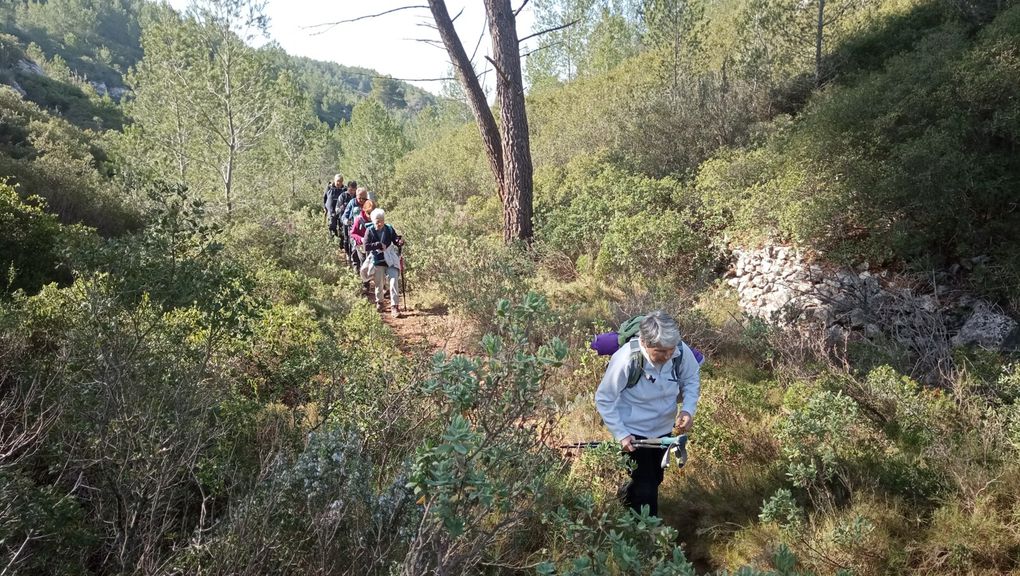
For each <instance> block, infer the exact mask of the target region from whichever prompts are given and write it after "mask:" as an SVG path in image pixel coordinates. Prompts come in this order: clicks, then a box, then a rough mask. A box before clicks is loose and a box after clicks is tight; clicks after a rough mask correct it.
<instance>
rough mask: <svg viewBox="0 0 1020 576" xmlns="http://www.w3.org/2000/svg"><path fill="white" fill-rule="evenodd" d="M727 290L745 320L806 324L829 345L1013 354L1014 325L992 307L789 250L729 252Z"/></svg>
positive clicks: (1018, 333)
mask: <svg viewBox="0 0 1020 576" xmlns="http://www.w3.org/2000/svg"><path fill="white" fill-rule="evenodd" d="M731 254H732V265H731V267H730V269H729V271H728V272H727V274H726V277H727V280H726V282H727V284H729V285H730V286H731V287H733V288H734V289H735V290H736V291H737V294H738V295H739V297H740V306H741V308H742V309H743V310H744V311H745V312H747V313H748V314H750V315H752V316H755V317H758V318H762V319H765V320H768V321H770V322H773V323H776V324H779V325H785V326H790V325H795V324H796V325H801V324H812V325H814V326H818V327H821V328H822V329H823V330H824V333H825V334H826V336H827V338H828V339H829V340H830V341H842V340H846V339H847V338H851V337H857V336H863V337H865V338H869V339H875V340H878V339H881V338H890V339H892V340H894V341H896V342H898V343H899V344H901V345H903V346H906V347H907V348H910V349H914V350H916V351H922V350H926V349H930V348H931V347H932V346H933V345H934V346H938V347H942V346H950V347H959V346H970V345H976V346H982V347H985V348H991V349H999V350H1001V349H1004V348H1012V347H1015V346H1016V344H1017V340H1020V330H1018V324H1017V321H1016V320H1015V319H1013V318H1011V317H1010V316H1008V315H1007V314H1005V313H1003V311H1002V310H1001V309H999V308H998V307H997V306H995V305H994V304H992V303H990V302H987V301H985V300H981V299H979V298H974V297H973V296H970V295H968V294H966V293H962V292H959V291H954V290H951V289H949V288H948V287H947V286H943V285H940V284H938V283H937V282H934V281H933V282H931V283H930V284H929V285H928V286H918V285H906V284H905V281H904V279H902V278H896V277H893V276H892V275H890V274H889V273H888V272H884V271H883V272H881V273H878V274H873V273H872V272H870V271H869V270H868V269H867V266H861V267H860V268H858V269H856V270H851V269H846V268H834V267H831V266H823V265H820V264H819V263H815V262H812V261H810V260H809V259H808V258H807V256H806V255H805V254H804V253H803V252H801V251H799V250H797V249H795V248H793V247H790V246H766V247H764V248H760V249H733V250H732V253H731Z"/></svg>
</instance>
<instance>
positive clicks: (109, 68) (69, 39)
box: [0, 0, 435, 128]
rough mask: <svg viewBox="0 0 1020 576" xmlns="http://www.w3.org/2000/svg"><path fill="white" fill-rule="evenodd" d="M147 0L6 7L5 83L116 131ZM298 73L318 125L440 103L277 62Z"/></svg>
mask: <svg viewBox="0 0 1020 576" xmlns="http://www.w3.org/2000/svg"><path fill="white" fill-rule="evenodd" d="M152 6H153V4H151V3H150V2H148V1H146V0H103V1H101V2H100V1H93V0H44V1H38V0H35V1H32V2H29V1H27V0H14V1H13V2H4V3H2V4H0V32H2V33H3V34H4V36H3V37H0V83H4V84H7V85H10V86H12V87H14V88H15V90H16V91H18V92H19V93H21V94H23V95H24V96H25V97H26V98H27V99H29V100H31V101H32V102H35V103H36V104H38V105H40V106H42V107H43V108H44V109H47V110H52V111H55V112H58V113H60V114H61V115H63V116H65V117H66V118H68V119H69V120H71V121H72V122H74V123H76V124H78V125H80V126H84V127H88V128H117V127H119V126H120V125H121V124H122V123H123V116H122V115H121V113H120V111H119V109H118V107H117V106H115V105H114V104H113V102H116V101H119V100H120V98H121V97H122V96H123V95H124V93H125V92H126V88H125V87H124V80H123V76H124V74H125V73H126V72H127V71H128V69H130V68H131V67H133V66H134V65H135V64H137V63H138V61H139V60H140V59H141V58H142V56H143V54H142V48H141V42H140V37H141V29H142V22H143V21H144V19H145V15H146V11H147V10H148V9H150V8H151V7H152ZM276 58H277V61H278V65H279V66H280V68H282V69H289V70H291V71H293V72H294V73H295V75H296V77H297V79H298V82H299V84H300V85H301V87H302V88H303V89H304V90H306V91H307V92H308V93H309V94H310V96H311V97H312V100H313V102H314V103H315V109H316V112H317V114H318V116H319V118H320V119H321V120H322V121H324V122H327V123H328V124H330V125H331V126H332V125H335V124H337V123H338V122H339V121H340V120H342V119H347V118H350V113H351V109H352V108H353V107H354V104H355V103H357V102H358V101H359V100H362V99H364V98H367V97H369V96H371V95H373V94H374V95H376V96H377V97H379V99H380V100H381V101H382V102H383V104H384V105H385V106H386V107H387V108H388V109H390V110H391V111H394V112H397V113H398V114H413V113H415V112H417V111H419V110H421V109H422V108H424V107H425V106H427V105H429V104H433V103H434V102H435V99H434V97H433V96H432V95H431V94H429V93H428V92H426V91H424V90H422V89H420V88H417V87H415V86H412V85H410V84H407V83H404V82H399V81H396V80H391V79H387V78H385V77H382V75H381V74H379V73H378V72H376V71H375V70H370V69H366V68H353V67H348V66H343V65H340V64H336V63H332V62H321V61H316V60H312V59H309V58H302V57H295V56H291V55H288V54H285V53H283V52H280V53H278V55H277V56H276Z"/></svg>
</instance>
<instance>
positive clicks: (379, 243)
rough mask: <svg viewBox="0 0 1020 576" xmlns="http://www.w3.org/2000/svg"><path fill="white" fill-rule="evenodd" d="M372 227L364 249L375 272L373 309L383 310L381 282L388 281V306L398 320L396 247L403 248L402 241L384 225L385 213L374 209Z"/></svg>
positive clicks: (394, 231) (366, 235)
mask: <svg viewBox="0 0 1020 576" xmlns="http://www.w3.org/2000/svg"><path fill="white" fill-rule="evenodd" d="M371 218H372V225H371V226H369V227H368V233H367V234H365V249H366V250H368V251H369V252H370V253H369V255H368V257H369V258H372V261H373V265H374V270H375V307H376V309H377V310H379V311H380V312H382V309H383V302H384V300H383V282H384V281H385V280H386V279H389V288H390V306H391V311H392V313H393V317H394V318H400V288H399V286H398V285H397V282H398V280H399V279H400V256H399V255H398V254H397V247H398V246H403V244H404V240H403V239H402V238H401V237H400V236H398V235H397V231H396V230H394V229H393V226H390V225H389V224H387V223H386V212H385V211H383V209H382V208H376V209H375V210H373V211H372V214H371Z"/></svg>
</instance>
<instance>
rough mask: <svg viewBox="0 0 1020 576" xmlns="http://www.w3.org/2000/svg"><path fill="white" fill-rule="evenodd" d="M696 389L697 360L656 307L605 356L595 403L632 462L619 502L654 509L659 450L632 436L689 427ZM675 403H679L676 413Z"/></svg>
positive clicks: (698, 386) (698, 384) (651, 511)
mask: <svg viewBox="0 0 1020 576" xmlns="http://www.w3.org/2000/svg"><path fill="white" fill-rule="evenodd" d="M639 353H640V356H638V354H639ZM635 358H637V360H638V361H637V362H634V361H633V359H635ZM633 370H640V376H633V375H632V374H631V372H632V371H633ZM631 383H633V384H631ZM700 390H701V377H700V367H699V364H698V361H697V359H696V358H695V357H694V354H693V353H692V352H691V349H690V347H688V346H687V345H686V344H684V343H683V341H682V340H681V339H680V327H679V326H678V325H677V322H676V320H674V319H673V318H672V317H671V316H670V315H669V314H666V313H665V312H663V311H661V310H657V311H655V312H652V313H650V314H648V315H647V316H645V318H644V320H643V321H642V322H641V328H640V331H639V337H638V338H636V339H634V340H631V341H630V342H628V343H627V344H626V345H624V346H621V347H620V349H619V350H617V351H616V352H615V353H614V354H613V356H612V358H610V360H609V366H608V367H607V368H606V374H605V376H603V377H602V382H601V383H600V384H599V387H598V390H596V392H595V405H596V407H597V408H598V411H599V414H601V415H602V420H603V421H604V422H605V424H606V427H607V428H609V431H610V432H612V434H613V438H614V439H615V440H616V441H618V442H620V444H621V445H622V446H623V450H624V451H625V452H627V453H628V455H629V456H630V457H631V458H632V459H633V460H634V462H635V464H637V467H636V468H635V469H634V471H633V472H631V476H630V483H629V484H628V485H627V487H626V493H625V495H624V502H625V503H626V504H627V505H628V506H629V507H630V508H631V509H633V510H634V511H635V512H640V510H641V507H642V506H648V512H649V514H651V515H653V516H657V515H658V514H659V484H661V483H662V478H663V471H662V467H661V465H660V462H661V459H662V455H663V453H662V450H661V449H656V448H637V447H635V446H634V445H633V442H634V440H641V439H645V438H657V437H660V436H666V435H668V434H669V433H670V431H671V430H672V429H673V428H674V426H675V427H676V428H678V429H679V430H680V432H687V431H688V430H690V428H691V424H692V423H693V422H694V412H695V409H696V408H697V404H698V396H699V394H700ZM678 402H681V403H682V405H681V407H680V412H679V414H678V413H677V403H678Z"/></svg>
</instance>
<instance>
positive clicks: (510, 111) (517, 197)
mask: <svg viewBox="0 0 1020 576" xmlns="http://www.w3.org/2000/svg"><path fill="white" fill-rule="evenodd" d="M429 8H430V9H431V10H432V16H433V18H434V19H435V22H436V28H437V29H438V30H439V36H440V37H441V38H442V39H443V44H444V45H445V46H446V50H447V52H449V54H450V60H451V61H452V62H453V68H454V71H455V72H456V74H457V79H458V80H460V84H461V86H462V87H463V88H464V93H465V94H466V95H467V98H468V103H469V104H470V106H471V111H472V112H473V113H474V116H475V120H476V121H477V122H478V129H479V131H480V132H481V135H482V141H483V143H484V144H485V153H486V155H487V156H488V158H489V167H490V168H491V170H492V174H493V176H494V177H495V179H496V186H497V187H498V189H499V198H500V201H501V202H502V203H503V239H504V241H506V242H507V243H511V242H516V241H518V240H524V241H525V242H529V243H530V242H531V238H532V224H531V218H532V172H533V170H532V164H531V142H530V139H529V136H528V116H527V112H526V110H525V107H524V82H523V80H522V78H521V61H520V51H519V47H518V38H517V23H516V19H515V17H514V13H513V9H512V8H511V6H510V0H485V12H486V16H487V17H488V21H489V34H490V35H491V36H492V55H493V57H492V61H493V63H494V65H495V67H496V97H497V99H498V103H499V109H500V125H501V128H502V133H501V132H500V129H499V128H497V126H496V120H495V118H494V117H493V115H492V111H491V110H490V109H489V105H488V102H487V101H486V99H485V92H484V91H483V90H482V87H481V84H480V83H479V82H478V77H477V76H476V75H475V70H474V67H473V66H472V64H471V59H470V58H468V55H467V52H466V51H465V50H464V46H463V44H462V43H461V41H460V38H459V37H458V36H457V32H456V30H455V29H454V27H453V21H452V20H451V19H450V14H449V12H448V11H447V10H446V3H445V2H444V1H443V0H429Z"/></svg>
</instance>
